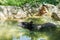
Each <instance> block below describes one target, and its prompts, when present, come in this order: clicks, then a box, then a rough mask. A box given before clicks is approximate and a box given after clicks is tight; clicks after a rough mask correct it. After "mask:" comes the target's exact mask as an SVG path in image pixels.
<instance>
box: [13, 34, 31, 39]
mask: <svg viewBox="0 0 60 40" xmlns="http://www.w3.org/2000/svg"><path fill="white" fill-rule="evenodd" d="M13 40H31V38H30V37H28V36H26V35H24V36H20V38H18V39H17V38H16V37H13Z"/></svg>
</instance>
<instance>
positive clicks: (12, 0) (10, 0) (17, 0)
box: [0, 0, 60, 6]
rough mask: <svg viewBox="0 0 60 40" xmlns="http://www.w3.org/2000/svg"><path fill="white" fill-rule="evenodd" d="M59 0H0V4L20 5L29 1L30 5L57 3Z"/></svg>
mask: <svg viewBox="0 0 60 40" xmlns="http://www.w3.org/2000/svg"><path fill="white" fill-rule="evenodd" d="M59 2H60V0H0V5H11V6H22V5H24V4H25V3H29V4H31V5H32V6H34V4H36V3H37V4H41V3H50V4H54V5H57V4H58V3H59Z"/></svg>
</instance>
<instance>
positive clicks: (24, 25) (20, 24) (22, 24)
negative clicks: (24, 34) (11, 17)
mask: <svg viewBox="0 0 60 40" xmlns="http://www.w3.org/2000/svg"><path fill="white" fill-rule="evenodd" d="M27 24H28V23H27V22H20V23H19V24H18V26H20V27H22V28H24V27H26V26H27Z"/></svg>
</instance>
